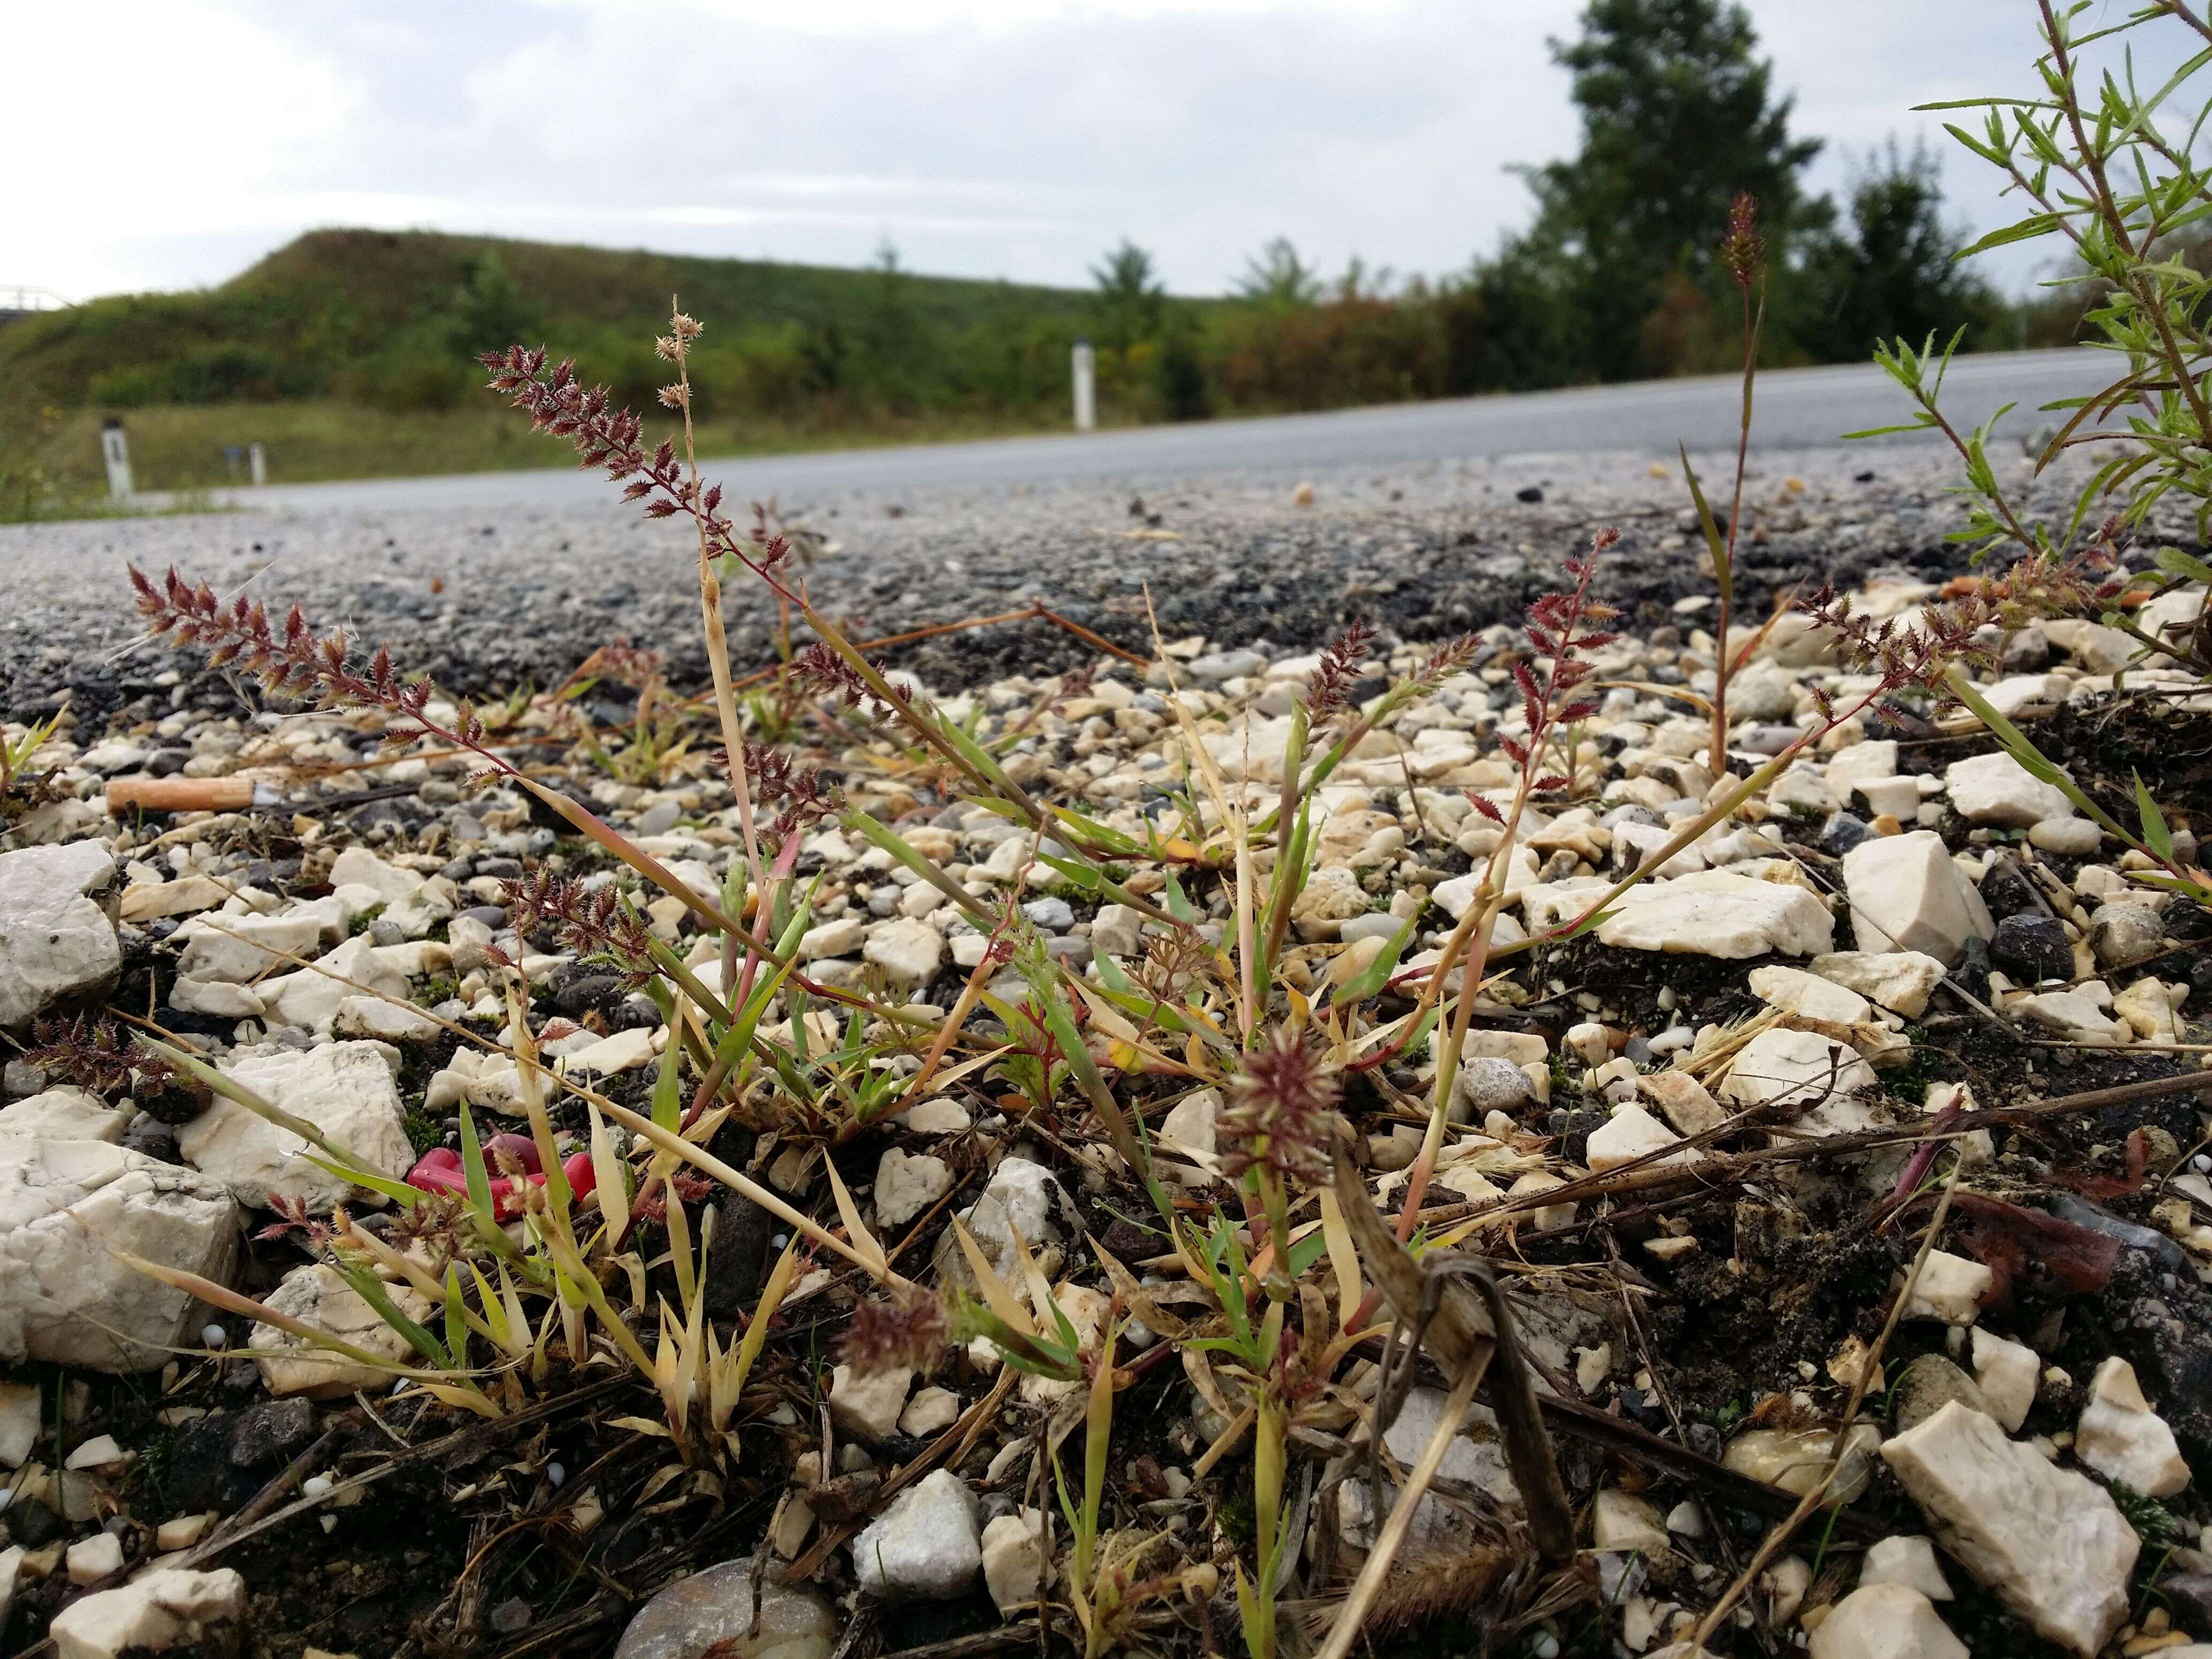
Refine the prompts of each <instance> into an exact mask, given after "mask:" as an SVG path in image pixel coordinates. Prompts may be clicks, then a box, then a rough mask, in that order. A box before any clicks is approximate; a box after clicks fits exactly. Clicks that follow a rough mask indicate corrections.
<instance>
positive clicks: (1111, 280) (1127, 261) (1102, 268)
mask: <svg viewBox="0 0 2212 1659" xmlns="http://www.w3.org/2000/svg"><path fill="white" fill-rule="evenodd" d="M1091 281H1092V282H1093V283H1097V286H1098V292H1097V295H1096V296H1095V297H1094V298H1093V300H1092V301H1091V309H1092V313H1093V315H1094V316H1095V318H1096V319H1097V325H1096V327H1097V336H1098V343H1099V344H1101V345H1103V346H1106V347H1109V348H1110V349H1114V350H1116V351H1126V350H1127V349H1128V348H1129V347H1131V346H1133V345H1134V344H1135V343H1137V342H1138V341H1139V340H1149V339H1152V338H1153V337H1156V336H1158V333H1159V331H1160V325H1161V321H1162V319H1163V318H1164V316H1165V314H1166V307H1167V290H1166V289H1164V288H1163V287H1162V286H1161V284H1160V282H1159V279H1158V276H1157V275H1156V274H1155V273H1154V271H1153V268H1152V255H1151V254H1149V253H1147V252H1146V251H1145V250H1144V249H1143V248H1140V247H1139V246H1137V245H1136V244H1135V243H1134V242H1133V241H1131V240H1129V239H1128V238H1127V237H1126V236H1124V237H1123V238H1122V239H1121V246H1119V247H1115V248H1109V249H1108V250H1107V252H1106V256H1105V258H1103V259H1101V260H1100V261H1099V262H1098V263H1097V264H1095V265H1093V266H1091Z"/></svg>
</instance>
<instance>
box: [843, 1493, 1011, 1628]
mask: <svg viewBox="0 0 2212 1659" xmlns="http://www.w3.org/2000/svg"><path fill="white" fill-rule="evenodd" d="M975 1522H976V1503H975V1493H974V1492H970V1491H969V1489H968V1486H967V1483H966V1482H965V1481H963V1480H961V1478H960V1477H959V1476H958V1475H957V1474H953V1473H952V1471H951V1470H950V1469H939V1470H937V1471H935V1472H934V1473H933V1474H929V1475H927V1476H925V1477H924V1478H923V1479H921V1480H919V1481H917V1482H915V1484H914V1485H913V1486H909V1487H908V1488H907V1489H906V1491H904V1492H901V1493H900V1494H899V1495H898V1496H897V1497H896V1498H893V1499H892V1500H891V1504H890V1508H889V1509H887V1510H884V1513H883V1515H882V1516H881V1517H880V1518H879V1519H878V1520H877V1521H876V1522H874V1523H873V1524H872V1525H871V1526H870V1527H869V1528H867V1530H866V1531H865V1532H863V1533H862V1534H860V1536H859V1537H858V1538H857V1539H855V1540H854V1541H853V1571H854V1574H855V1575H856V1576H857V1577H859V1579H860V1588H861V1589H863V1590H866V1592H867V1593H868V1594H869V1595H872V1596H875V1597H877V1598H878V1599H879V1600H882V1601H909V1600H920V1601H950V1600H951V1599H952V1598H953V1597H954V1596H956V1595H963V1594H964V1593H965V1592H966V1591H967V1590H968V1589H969V1587H970V1586H971V1585H973V1584H974V1583H975V1577H976V1575H977V1574H978V1573H979V1572H981V1571H982V1566H983V1541H982V1539H981V1537H980V1536H979V1535H978V1534H977V1532H976V1528H975Z"/></svg>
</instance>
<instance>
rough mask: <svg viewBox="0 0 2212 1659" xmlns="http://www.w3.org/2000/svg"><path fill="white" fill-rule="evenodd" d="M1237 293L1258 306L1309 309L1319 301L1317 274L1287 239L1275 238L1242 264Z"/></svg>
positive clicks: (1318, 279)
mask: <svg viewBox="0 0 2212 1659" xmlns="http://www.w3.org/2000/svg"><path fill="white" fill-rule="evenodd" d="M1237 292H1238V293H1239V294H1241V295H1243V296H1244V297H1245V298H1246V299H1248V300H1257V301H1260V302H1261V304H1262V305H1273V306H1309V305H1311V304H1312V303H1313V302H1314V301H1316V300H1318V299H1319V298H1321V292H1322V281H1321V273H1320V272H1319V271H1318V270H1315V269H1314V267H1313V266H1311V265H1310V264H1307V263H1306V262H1305V261H1304V259H1302V258H1299V257H1298V251H1297V248H1296V247H1295V246H1292V245H1291V239H1290V238H1289V237H1287V236H1278V237H1276V238H1275V239H1274V240H1272V241H1270V242H1269V243H1268V244H1267V246H1265V247H1263V248H1261V250H1260V251H1259V252H1257V253H1255V254H1254V255H1253V256H1252V257H1251V258H1249V259H1248V260H1247V261H1245V264H1244V274H1243V276H1241V277H1239V278H1238V279H1237Z"/></svg>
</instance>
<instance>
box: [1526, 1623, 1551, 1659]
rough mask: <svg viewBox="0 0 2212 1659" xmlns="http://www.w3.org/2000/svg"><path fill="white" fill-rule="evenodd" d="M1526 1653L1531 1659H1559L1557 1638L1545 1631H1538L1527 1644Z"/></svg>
mask: <svg viewBox="0 0 2212 1659" xmlns="http://www.w3.org/2000/svg"><path fill="white" fill-rule="evenodd" d="M1528 1651H1529V1653H1530V1654H1531V1655H1532V1656H1533V1659H1559V1638H1558V1637H1556V1636H1554V1635H1553V1634H1552V1632H1549V1631H1547V1630H1540V1631H1538V1632H1536V1635H1535V1639H1534V1640H1533V1641H1531V1642H1530V1643H1529V1644H1528Z"/></svg>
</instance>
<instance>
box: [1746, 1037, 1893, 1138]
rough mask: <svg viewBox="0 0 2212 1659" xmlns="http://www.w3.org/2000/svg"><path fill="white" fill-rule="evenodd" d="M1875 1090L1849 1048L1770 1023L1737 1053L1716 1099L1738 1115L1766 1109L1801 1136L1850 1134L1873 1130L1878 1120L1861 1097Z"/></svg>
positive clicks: (1869, 1074) (1862, 1064)
mask: <svg viewBox="0 0 2212 1659" xmlns="http://www.w3.org/2000/svg"><path fill="white" fill-rule="evenodd" d="M1874 1088H1875V1075H1874V1068H1873V1067H1872V1066H1869V1065H1868V1064H1867V1063H1866V1061H1865V1060H1862V1059H1861V1058H1860V1057H1859V1054H1858V1051H1857V1049H1855V1048H1851V1047H1850V1044H1848V1043H1844V1042H1837V1041H1836V1040H1835V1039H1834V1038H1833V1037H1829V1036H1822V1035H1821V1034H1820V1033H1819V1032H1817V1031H1798V1030H1791V1029H1790V1027H1788V1026H1784V1025H1774V1026H1769V1027H1768V1028H1767V1029H1766V1030H1764V1031H1761V1032H1760V1033H1759V1035H1758V1036H1755V1037H1753V1038H1752V1040H1751V1041H1750V1042H1747V1043H1745V1044H1744V1045H1743V1047H1742V1048H1741V1050H1739V1051H1738V1053H1737V1054H1736V1057H1735V1064H1734V1065H1732V1066H1729V1074H1728V1076H1727V1077H1726V1078H1724V1079H1722V1081H1721V1086H1720V1095H1719V1097H1720V1099H1721V1100H1722V1102H1723V1103H1725V1104H1726V1105H1728V1106H1729V1107H1730V1108H1731V1109H1735V1110H1737V1111H1741V1110H1743V1109H1745V1108H1747V1107H1750V1106H1766V1107H1769V1108H1771V1109H1774V1110H1776V1111H1778V1112H1779V1113H1782V1114H1783V1115H1784V1116H1785V1118H1787V1119H1788V1121H1789V1122H1790V1127H1791V1128H1793V1129H1794V1130H1795V1131H1796V1133H1801V1134H1806V1133H1809V1134H1822V1135H1832V1134H1849V1133H1855V1132H1857V1131H1858V1130H1861V1129H1868V1128H1872V1127H1875V1123H1876V1121H1877V1120H1876V1118H1875V1115H1874V1114H1873V1112H1872V1110H1871V1109H1870V1108H1869V1106H1868V1104H1867V1103H1866V1102H1865V1101H1864V1100H1863V1099H1862V1098H1861V1096H1862V1094H1865V1093H1871V1092H1872V1091H1873V1090H1874ZM1793 1112H1794V1114H1795V1115H1794V1117H1791V1116H1790V1114H1791V1113H1793Z"/></svg>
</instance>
